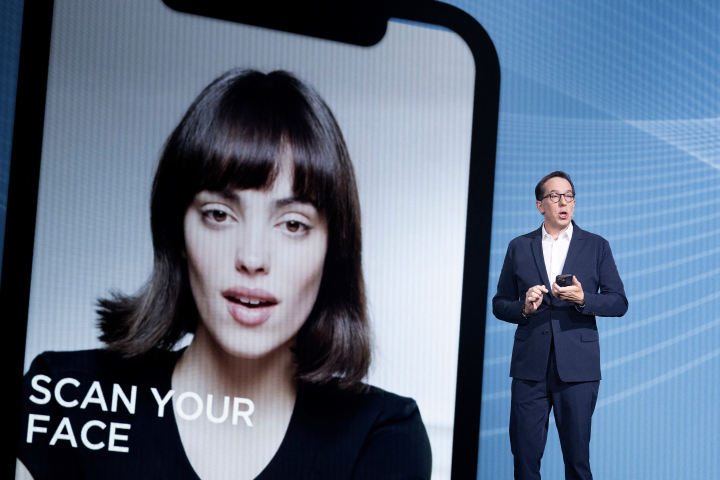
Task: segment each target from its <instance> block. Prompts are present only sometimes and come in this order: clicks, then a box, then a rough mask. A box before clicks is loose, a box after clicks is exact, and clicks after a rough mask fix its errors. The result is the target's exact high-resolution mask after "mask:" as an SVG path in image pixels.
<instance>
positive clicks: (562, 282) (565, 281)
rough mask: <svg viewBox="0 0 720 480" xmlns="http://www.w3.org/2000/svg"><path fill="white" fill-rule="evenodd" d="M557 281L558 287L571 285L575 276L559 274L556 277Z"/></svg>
mask: <svg viewBox="0 0 720 480" xmlns="http://www.w3.org/2000/svg"><path fill="white" fill-rule="evenodd" d="M555 283H557V285H558V287H569V286H570V285H572V284H573V276H572V275H571V274H564V275H558V276H557V277H555Z"/></svg>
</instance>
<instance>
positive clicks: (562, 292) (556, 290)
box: [552, 275, 585, 305]
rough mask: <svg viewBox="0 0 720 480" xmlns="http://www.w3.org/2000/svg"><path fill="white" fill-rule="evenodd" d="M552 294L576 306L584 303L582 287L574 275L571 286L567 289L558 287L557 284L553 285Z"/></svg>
mask: <svg viewBox="0 0 720 480" xmlns="http://www.w3.org/2000/svg"><path fill="white" fill-rule="evenodd" d="M552 293H553V295H554V296H556V297H557V298H559V299H560V300H565V301H566V302H572V303H575V304H577V305H582V304H583V303H585V292H583V289H582V285H580V282H578V280H577V278H575V276H574V275H573V284H572V285H570V286H569V287H558V284H557V283H553V284H552Z"/></svg>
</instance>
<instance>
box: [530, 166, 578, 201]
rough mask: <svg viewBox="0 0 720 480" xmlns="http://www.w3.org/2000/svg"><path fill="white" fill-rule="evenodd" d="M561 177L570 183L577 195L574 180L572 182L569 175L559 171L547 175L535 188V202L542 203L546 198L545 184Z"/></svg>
mask: <svg viewBox="0 0 720 480" xmlns="http://www.w3.org/2000/svg"><path fill="white" fill-rule="evenodd" d="M555 177H560V178H564V179H565V180H567V181H568V182H570V187H571V188H572V193H573V195H575V185H573V182H572V180H570V175H568V174H567V173H565V172H561V171H560V170H558V171H557V172H552V173H549V174H547V175H545V176H544V177H543V178H542V180H540V181H539V182H538V184H537V186H536V187H535V200H537V201H538V202H540V201H542V198H543V197H544V196H545V182H547V181H548V180H550V179H551V178H555Z"/></svg>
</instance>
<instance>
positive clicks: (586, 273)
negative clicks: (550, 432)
mask: <svg viewBox="0 0 720 480" xmlns="http://www.w3.org/2000/svg"><path fill="white" fill-rule="evenodd" d="M563 273H564V274H572V275H575V277H576V278H577V279H578V281H579V282H580V283H581V284H582V288H583V291H584V292H585V307H584V308H583V310H582V312H580V311H578V309H577V308H576V307H575V304H573V303H570V302H565V301H562V300H560V299H558V298H555V297H554V296H553V295H552V292H551V293H549V294H544V295H543V301H542V304H541V305H540V307H539V308H538V309H537V311H536V312H535V313H533V315H532V316H531V317H530V319H529V320H528V321H526V320H525V319H524V318H523V316H522V315H521V313H520V312H521V311H522V307H523V303H524V302H525V294H526V293H527V291H528V289H529V288H530V287H533V286H535V285H545V287H546V288H547V289H548V291H550V290H551V286H552V282H551V281H550V279H548V277H547V270H546V268H545V260H544V258H543V250H542V228H538V229H537V230H535V231H534V232H530V233H527V234H525V235H522V236H520V237H517V238H516V239H514V240H513V241H512V242H510V245H509V246H508V250H507V254H506V255H505V263H504V264H503V268H502V272H501V273H500V280H499V281H498V287H497V294H496V295H495V297H493V301H492V303H493V314H494V315H495V316H496V317H497V318H499V319H500V320H505V321H506V322H510V323H517V324H518V328H517V330H516V331H515V344H514V345H513V353H512V363H511V364H510V376H511V377H514V378H519V379H523V380H534V381H539V380H541V379H544V378H545V372H546V369H547V363H548V357H549V354H550V341H551V337H554V339H555V358H556V359H557V367H558V373H559V374H560V378H561V379H562V380H563V381H564V382H587V381H593V380H600V378H601V377H600V346H599V343H598V331H597V324H596V323H595V316H596V315H598V316H603V317H621V316H623V315H624V314H625V312H627V308H628V302H627V298H625V290H624V289H623V284H622V280H620V275H618V271H617V268H616V267H615V261H614V260H613V256H612V252H611V251H610V244H608V242H607V240H605V239H604V238H602V237H600V236H599V235H595V234H593V233H590V232H586V231H584V230H582V229H580V227H578V226H577V225H575V222H573V234H572V239H571V240H570V248H569V249H568V254H567V258H566V259H565V266H564V267H563ZM554 281H555V279H553V282H554ZM551 330H552V332H551Z"/></svg>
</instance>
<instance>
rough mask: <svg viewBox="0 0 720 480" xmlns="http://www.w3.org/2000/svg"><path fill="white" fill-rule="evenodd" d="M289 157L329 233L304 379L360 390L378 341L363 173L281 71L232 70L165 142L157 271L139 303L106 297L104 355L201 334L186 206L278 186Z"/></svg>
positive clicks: (304, 338) (304, 331)
mask: <svg viewBox="0 0 720 480" xmlns="http://www.w3.org/2000/svg"><path fill="white" fill-rule="evenodd" d="M288 153H290V154H291V156H290V158H291V159H292V160H291V161H292V164H293V170H292V172H293V191H294V194H295V195H296V196H297V197H298V198H301V199H303V200H305V201H308V202H310V203H312V204H313V205H314V206H315V207H316V208H317V209H318V211H319V212H320V213H321V214H323V215H324V216H325V218H326V219H327V224H328V249H327V255H326V258H325V264H324V270H323V277H322V281H321V284H320V290H319V293H318V298H317V301H316V302H315V306H314V308H313V310H312V312H311V313H310V316H309V318H308V319H307V321H306V322H305V324H304V325H303V327H302V328H301V329H300V331H299V332H298V335H297V344H296V347H295V350H294V352H295V358H296V362H297V366H298V371H297V377H298V379H299V380H302V381H306V382H312V383H324V382H329V381H333V382H336V383H337V384H338V385H339V386H340V387H341V388H353V387H359V386H360V385H361V383H360V382H361V380H362V379H363V377H364V376H365V375H366V374H367V371H368V368H369V366H370V350H371V348H370V343H371V342H370V330H369V325H368V320H367V312H366V301H365V287H364V281H363V273H362V265H361V252H362V247H361V232H360V204H359V201H358V194H357V186H356V184H355V175H354V173H353V168H352V163H351V162H350V156H349V155H348V152H347V147H346V146H345V141H344V140H343V136H342V133H341V132H340V127H338V124H337V122H336V121H335V118H334V117H333V114H332V112H331V111H330V109H329V108H328V106H327V105H326V104H325V102H324V101H323V100H322V98H320V96H319V95H318V94H317V93H316V92H315V91H314V90H312V89H311V88H310V87H308V86H307V85H304V84H303V83H302V82H301V81H300V80H298V79H297V78H295V77H294V76H293V75H291V74H290V73H287V72H283V71H276V72H272V73H269V74H264V73H261V72H257V71H250V70H231V71H229V72H227V73H225V74H224V75H222V76H221V77H220V78H218V79H216V80H215V81H214V82H212V83H211V84H210V85H208V86H207V87H206V88H205V89H204V90H203V91H202V93H201V94H200V96H199V97H198V98H197V99H196V100H195V101H194V102H193V104H192V105H191V106H190V108H189V109H188V111H187V113H186V114H185V116H184V117H183V119H182V121H181V122H180V124H179V125H178V126H177V128H175V130H174V131H173V132H172V134H171V135H170V137H169V138H168V140H167V144H166V145H165V149H164V151H163V153H162V156H161V157H160V162H159V165H158V169H157V173H156V174H155V181H154V183H153V190H152V201H151V227H152V238H153V247H154V251H155V261H154V269H153V273H152V276H151V277H150V279H149V280H148V282H147V284H145V285H144V286H143V287H142V288H141V289H140V291H139V292H137V293H136V294H135V295H123V294H120V293H113V294H112V296H111V298H108V299H100V300H99V302H98V304H99V309H98V313H99V315H100V321H99V323H100V328H101V330H102V334H101V336H100V339H101V340H102V341H103V342H105V343H106V348H108V349H110V350H114V351H118V352H120V353H122V354H123V355H125V356H128V357H129V356H135V355H140V354H143V353H145V352H149V351H150V350H152V349H154V348H160V349H165V350H169V349H171V348H173V346H174V345H175V344H176V343H177V342H178V341H179V340H180V339H181V338H182V337H183V336H184V335H185V334H187V333H191V332H194V331H195V329H196V327H197V324H198V320H199V315H198V311H197V307H196V306H195V302H194V300H193V296H192V292H191V290H190V283H189V279H188V268H187V261H186V260H185V259H184V258H183V252H184V236H183V219H184V217H185V212H186V211H187V208H188V207H189V205H190V203H191V202H192V201H193V199H194V197H195V195H196V194H197V193H198V192H200V191H203V190H210V191H218V192H221V191H225V190H229V189H259V190H268V189H271V188H272V185H273V182H274V181H275V178H276V176H277V175H278V171H279V169H280V168H281V162H282V161H283V159H286V158H288ZM285 161H287V160H285Z"/></svg>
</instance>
